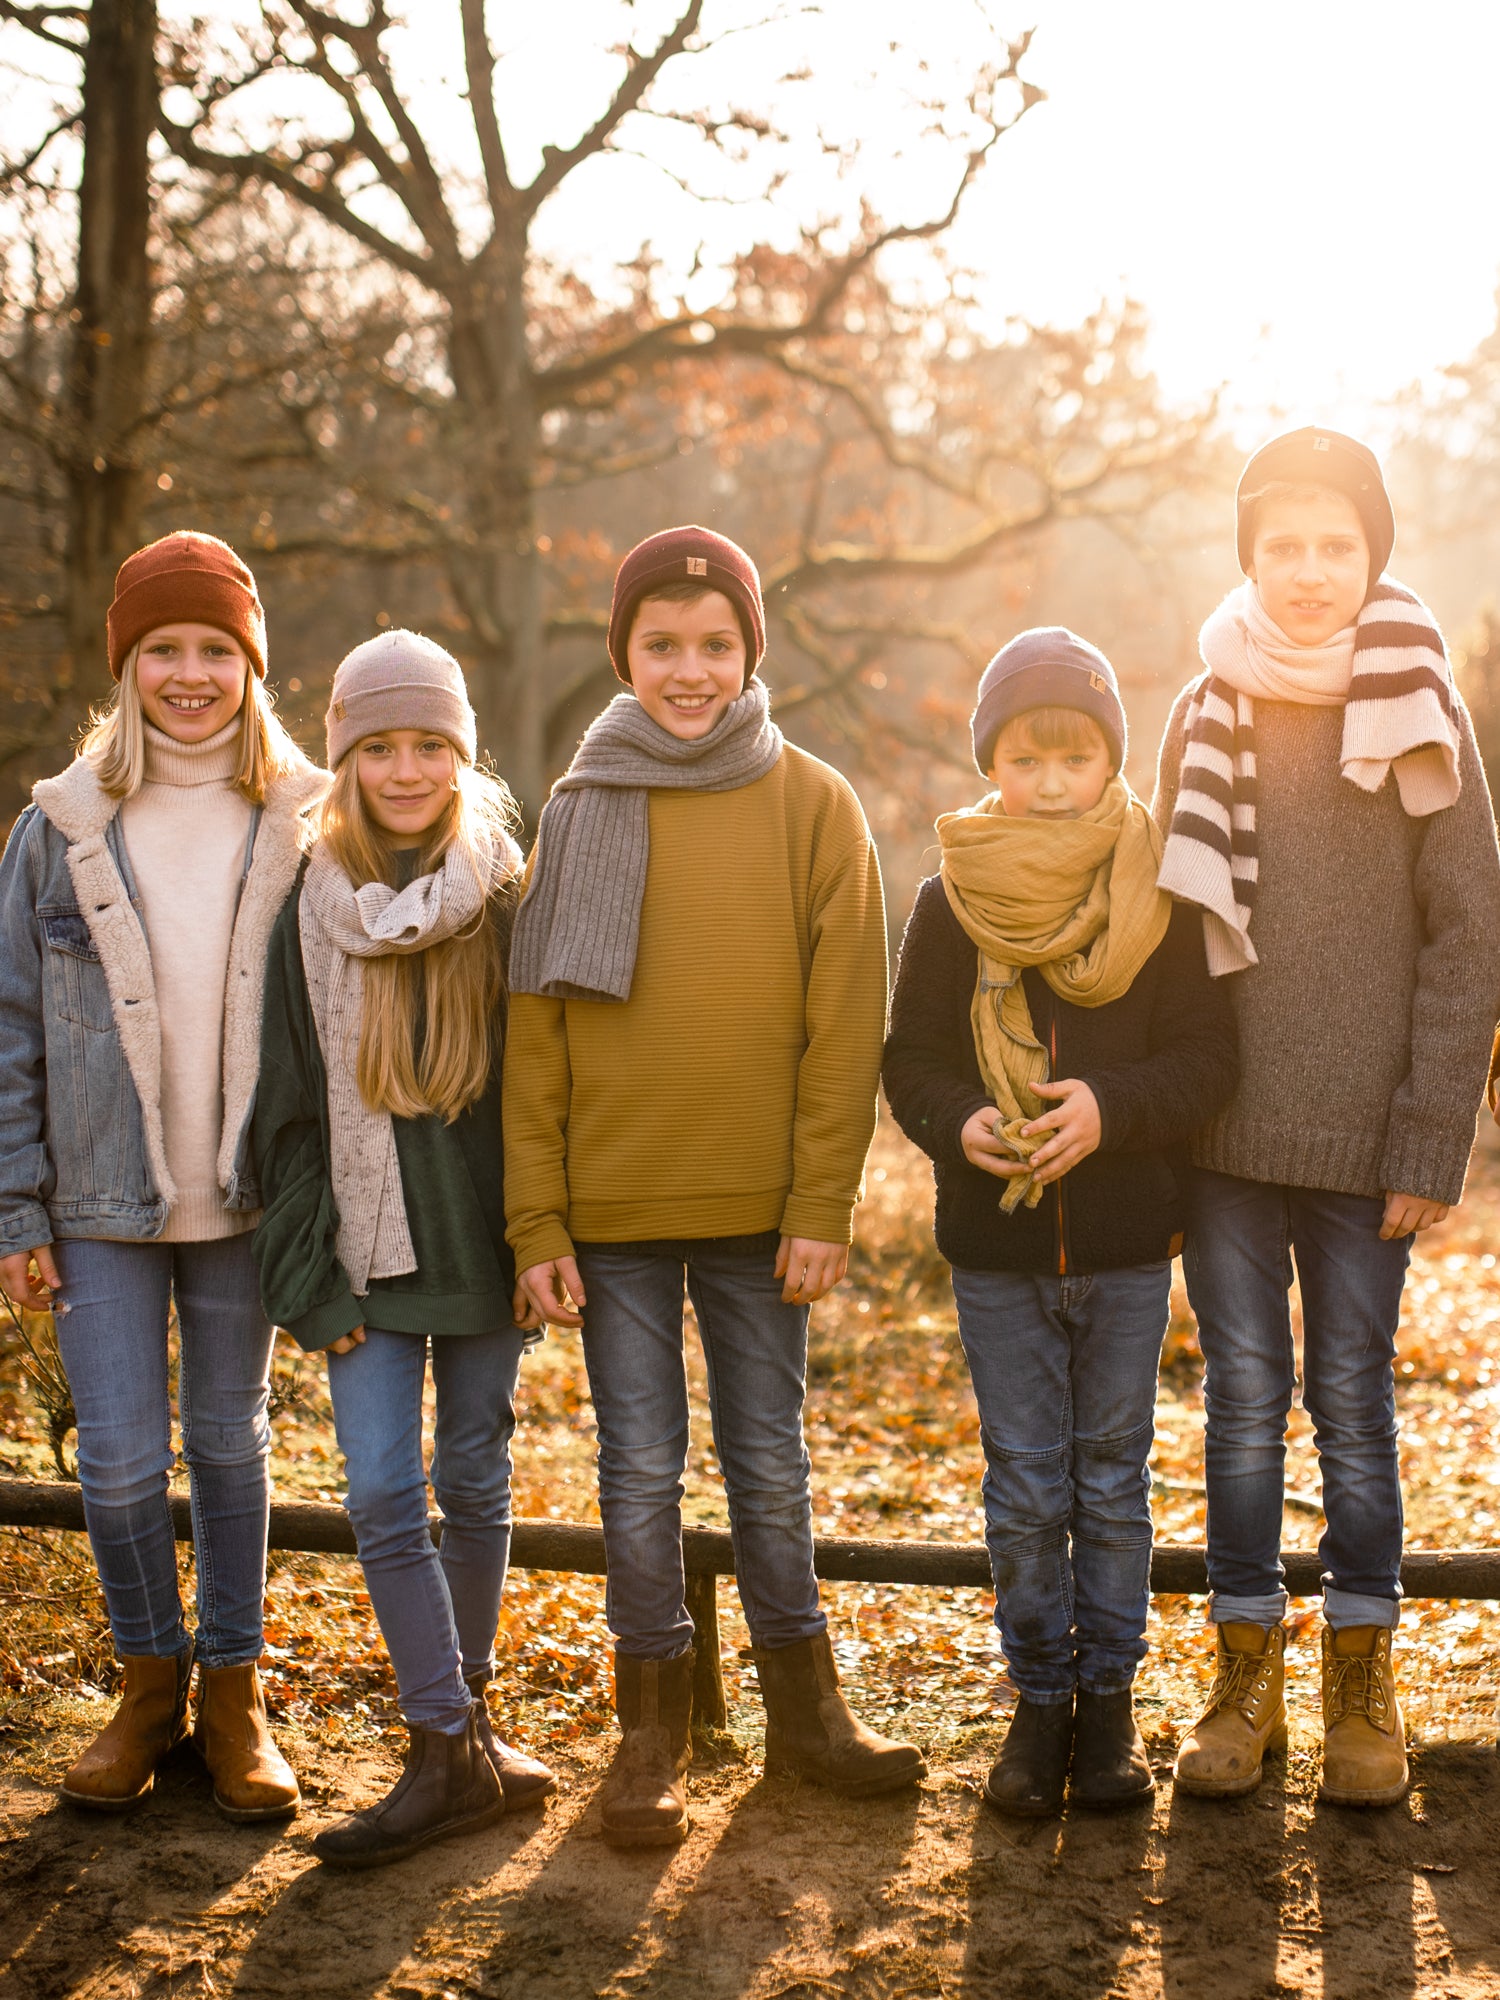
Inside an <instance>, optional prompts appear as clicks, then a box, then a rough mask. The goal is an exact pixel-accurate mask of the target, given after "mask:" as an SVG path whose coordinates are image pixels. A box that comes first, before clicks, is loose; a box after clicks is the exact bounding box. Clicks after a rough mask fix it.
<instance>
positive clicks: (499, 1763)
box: [464, 1674, 557, 1812]
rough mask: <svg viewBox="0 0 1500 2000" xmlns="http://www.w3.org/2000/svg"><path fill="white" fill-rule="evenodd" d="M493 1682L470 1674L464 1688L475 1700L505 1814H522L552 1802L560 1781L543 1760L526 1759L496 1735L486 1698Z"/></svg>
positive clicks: (476, 1720) (481, 1734) (481, 1737)
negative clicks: (534, 1807)
mask: <svg viewBox="0 0 1500 2000" xmlns="http://www.w3.org/2000/svg"><path fill="white" fill-rule="evenodd" d="M489 1680H490V1677H489V1675H488V1674H469V1675H467V1676H466V1677H465V1680H464V1686H465V1687H466V1688H467V1689H468V1690H469V1693H470V1694H471V1695H472V1696H473V1697H474V1726H475V1727H476V1728H477V1729H478V1731H479V1740H480V1742H481V1743H482V1744H483V1745H484V1754H485V1756H486V1757H488V1758H489V1760H490V1763H491V1765H492V1767H493V1769H494V1773H495V1776H496V1777H497V1778H498V1779H499V1780H500V1789H501V1791H502V1792H504V1794H505V1810H506V1811H507V1812H522V1811H524V1810H525V1808H526V1807H527V1806H539V1805H541V1803H542V1802H543V1800H544V1799H550V1798H551V1796H552V1794H553V1793H554V1792H555V1791H556V1790H557V1778H556V1776H555V1775H554V1773H553V1772H552V1771H550V1770H549V1769H548V1767H547V1766H546V1765H545V1764H544V1763H542V1762H541V1761H540V1759H539V1758H536V1757H524V1756H522V1754H521V1752H520V1751H519V1750H517V1749H516V1748H515V1747H514V1746H513V1745H512V1744H509V1743H506V1742H503V1741H502V1740H501V1738H500V1737H498V1736H497V1735H496V1734H495V1728H494V1724H493V1723H492V1722H491V1721H490V1711H489V1707H488V1705H487V1704H486V1701H485V1694H484V1691H485V1689H486V1687H487V1686H488V1685H489Z"/></svg>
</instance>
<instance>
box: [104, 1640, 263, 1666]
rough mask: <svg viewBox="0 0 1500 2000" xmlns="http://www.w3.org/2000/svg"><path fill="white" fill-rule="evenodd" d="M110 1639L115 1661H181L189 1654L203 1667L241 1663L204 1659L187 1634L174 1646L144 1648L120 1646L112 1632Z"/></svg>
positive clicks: (257, 1656)
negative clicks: (201, 1662) (195, 1649)
mask: <svg viewBox="0 0 1500 2000" xmlns="http://www.w3.org/2000/svg"><path fill="white" fill-rule="evenodd" d="M110 1639H111V1641H112V1642H113V1645H114V1649H115V1658H116V1659H117V1660H181V1659H184V1658H186V1656H187V1655H188V1654H189V1653H192V1654H193V1657H194V1658H195V1659H199V1660H203V1663H204V1665H205V1666H210V1667H216V1666H220V1665H232V1666H239V1665H240V1664H241V1662H240V1661H238V1660H234V1661H228V1662H221V1661H219V1660H208V1659H204V1656H203V1654H202V1653H199V1652H195V1651H194V1644H193V1639H192V1635H191V1634H189V1635H188V1636H187V1637H186V1638H185V1639H183V1640H181V1641H180V1642H179V1643H178V1644H177V1645H175V1646H169V1645H165V1644H162V1645H153V1646H144V1647H142V1646H122V1645H121V1644H120V1641H119V1639H118V1638H117V1637H116V1636H115V1634H114V1633H113V1632H111V1633H110ZM255 1658H256V1659H257V1660H258V1659H259V1658H260V1654H259V1653H258V1652H257V1653H256V1654H255Z"/></svg>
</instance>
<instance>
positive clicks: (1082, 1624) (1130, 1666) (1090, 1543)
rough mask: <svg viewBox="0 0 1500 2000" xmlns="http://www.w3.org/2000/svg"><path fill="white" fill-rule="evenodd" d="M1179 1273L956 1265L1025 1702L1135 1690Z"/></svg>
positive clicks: (962, 1332)
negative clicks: (1161, 1404)
mask: <svg viewBox="0 0 1500 2000" xmlns="http://www.w3.org/2000/svg"><path fill="white" fill-rule="evenodd" d="M1171 1281H1172V1267H1171V1265H1170V1264H1143V1265H1139V1266H1136V1267H1132V1268H1130V1269H1128V1270H1120V1271H1097V1272H1094V1273H1093V1274H1092V1275H1085V1276H1077V1277H1032V1276H1029V1275H1025V1274H1021V1273H1016V1272H1011V1271H955V1272H954V1273H953V1295H954V1297H955V1299H956V1300H957V1301H958V1332H959V1338H960V1339H961V1340H962V1342H963V1345H964V1354H965V1355H966V1357H967V1359H968V1363H969V1373H970V1375H971V1376H972V1378H973V1382H974V1394H975V1396H976V1398H977V1399H978V1402H979V1424H980V1434H981V1436H982V1438H983V1441H984V1459H985V1473H984V1533H985V1540H986V1542H987V1543H988V1544H989V1551H990V1567H991V1570H992V1572H993V1574H994V1578H995V1623H996V1625H997V1626H998V1627H999V1628H1000V1636H1001V1638H1002V1640H1003V1641H1004V1644H1005V1657H1006V1660H1007V1662H1008V1664H1009V1667H1010V1673H1011V1678H1012V1680H1014V1682H1015V1684H1016V1686H1017V1687H1018V1688H1019V1689H1020V1690H1021V1693H1022V1694H1023V1695H1025V1697H1026V1699H1027V1700H1028V1701H1034V1702H1062V1701H1068V1700H1070V1699H1071V1698H1072V1694H1073V1689H1074V1687H1075V1686H1081V1687H1085V1688H1087V1689H1089V1691H1090V1692H1091V1693H1095V1694H1113V1693H1115V1692H1117V1691H1118V1690H1119V1689H1122V1688H1128V1687H1129V1686H1130V1684H1131V1681H1132V1680H1133V1679H1134V1677H1135V1670H1136V1667H1137V1666H1138V1664H1139V1663H1140V1661H1141V1660H1143V1659H1144V1658H1145V1655H1146V1607H1147V1603H1148V1601H1149V1596H1150V1588H1151V1476H1150V1473H1149V1472H1148V1471H1147V1465H1146V1462H1147V1459H1148V1458H1149V1456H1150V1452H1151V1439H1152V1436H1153V1433H1154V1421H1153V1419H1154V1413H1155V1409H1156V1371H1157V1366H1158V1363H1159V1362H1160V1359H1161V1343H1162V1338H1163V1336H1164V1335H1165V1333H1166V1330H1167V1311H1168V1301H1169V1297H1170V1292H1171Z"/></svg>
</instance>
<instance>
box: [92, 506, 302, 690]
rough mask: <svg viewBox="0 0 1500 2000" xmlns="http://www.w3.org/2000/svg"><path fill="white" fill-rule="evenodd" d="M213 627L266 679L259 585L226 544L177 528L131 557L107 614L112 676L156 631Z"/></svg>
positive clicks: (118, 578) (124, 564)
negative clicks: (240, 648) (179, 626)
mask: <svg viewBox="0 0 1500 2000" xmlns="http://www.w3.org/2000/svg"><path fill="white" fill-rule="evenodd" d="M179 622H183V623H188V624H194V625H214V626H217V628H218V629H219V631H221V632H227V633H228V634H229V635H230V637H231V638H233V639H237V640H238V641H239V643H240V644H241V645H242V646H243V647H244V649H245V652H246V654H247V655H248V657H249V660H250V664H251V666H252V667H254V669H255V671H256V674H257V675H258V676H259V678H260V679H261V680H264V679H265V677H266V614H265V612H264V611H263V610H262V608H261V602H260V593H259V592H258V591H257V590H256V588H255V578H254V577H253V576H252V575H251V574H250V571H249V569H248V567H247V566H246V565H245V564H244V563H242V562H241V561H240V559H239V557H238V556H237V555H236V554H235V552H234V550H233V549H232V548H230V546H229V544H228V543H227V542H221V541H220V540H219V539H218V537H217V536H216V535H196V534H193V533H192V532H191V531H190V530H188V529H185V528H184V529H179V531H178V532H177V533H176V534H175V535H163V536H162V538H161V540H160V541H159V542H148V543H147V545H146V547H145V548H143V549H137V550H136V552H135V554H134V555H133V556H127V557H126V558H125V560H124V562H122V563H121V565H120V568H119V572H118V574H117V575H116V577H115V600H114V603H113V604H111V605H110V607H109V619H108V626H107V630H108V635H109V670H110V672H111V673H112V674H113V675H114V677H115V679H116V680H118V679H119V678H120V669H121V668H122V667H123V666H124V664H125V655H126V654H127V653H128V652H129V651H130V649H131V647H132V646H135V645H138V644H139V643H140V641H141V640H142V639H144V638H145V636H146V634H147V633H148V632H151V631H154V630H155V628H156V627H157V626H158V625H174V624H177V623H179Z"/></svg>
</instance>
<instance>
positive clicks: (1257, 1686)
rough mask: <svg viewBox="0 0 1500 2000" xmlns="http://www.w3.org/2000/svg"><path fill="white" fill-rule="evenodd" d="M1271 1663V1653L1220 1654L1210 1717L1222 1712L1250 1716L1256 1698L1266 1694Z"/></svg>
mask: <svg viewBox="0 0 1500 2000" xmlns="http://www.w3.org/2000/svg"><path fill="white" fill-rule="evenodd" d="M1270 1663H1271V1656H1270V1654H1269V1653H1231V1652H1227V1651H1225V1652H1222V1653H1220V1655H1219V1660H1218V1669H1217V1671H1216V1673H1215V1675H1214V1684H1213V1688H1212V1691H1211V1692H1210V1694H1209V1697H1208V1710H1207V1713H1208V1714H1209V1715H1213V1714H1214V1713H1215V1712H1216V1711H1217V1710H1218V1709H1221V1708H1237V1709H1239V1710H1240V1711H1241V1713H1242V1714H1245V1715H1249V1714H1250V1713H1251V1712H1252V1710H1253V1709H1254V1707H1255V1698H1256V1696H1257V1695H1258V1694H1261V1693H1263V1692H1264V1690H1265V1687H1266V1685H1267V1682H1268V1680H1269V1674H1268V1673H1267V1672H1266V1670H1267V1669H1268V1668H1269V1666H1270Z"/></svg>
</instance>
